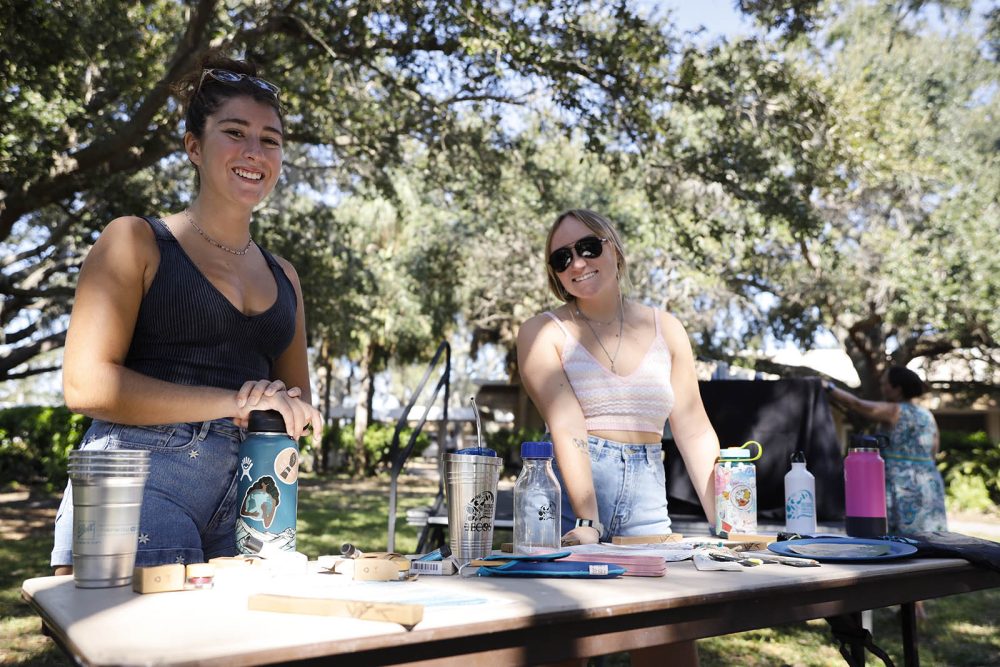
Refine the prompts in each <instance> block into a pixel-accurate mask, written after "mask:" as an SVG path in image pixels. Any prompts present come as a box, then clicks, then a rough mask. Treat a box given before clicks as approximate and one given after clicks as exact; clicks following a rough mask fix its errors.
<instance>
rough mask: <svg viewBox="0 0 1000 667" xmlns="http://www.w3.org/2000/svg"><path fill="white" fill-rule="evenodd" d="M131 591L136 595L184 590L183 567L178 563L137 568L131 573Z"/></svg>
mask: <svg viewBox="0 0 1000 667" xmlns="http://www.w3.org/2000/svg"><path fill="white" fill-rule="evenodd" d="M132 590H133V591H135V592H136V593H166V592H168V591H182V590H184V566H183V565H181V564H180V563H173V564H171V565H157V566H155V567H137V568H135V570H134V571H133V572H132Z"/></svg>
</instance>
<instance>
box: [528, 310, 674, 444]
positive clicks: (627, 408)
mask: <svg viewBox="0 0 1000 667" xmlns="http://www.w3.org/2000/svg"><path fill="white" fill-rule="evenodd" d="M654 313H655V311H654ZM545 314H546V315H548V316H549V317H550V318H552V319H553V320H554V321H555V323H556V324H558V325H559V328H560V329H562V331H563V333H564V334H565V335H566V343H565V344H564V345H563V349H562V366H563V370H564V371H565V372H566V377H567V378H569V383H570V385H571V386H572V387H573V393H575V394H576V400H577V401H579V403H580V408H581V409H582V410H583V416H584V419H585V420H586V424H587V430H588V431H639V432H643V433H658V434H660V435H661V436H662V435H663V425H664V423H665V422H666V421H667V418H668V417H669V416H670V412H671V411H672V410H673V408H674V389H673V387H672V386H671V385H670V369H671V361H670V350H669V349H667V343H666V341H664V340H663V336H662V335H661V334H660V318H659V316H658V315H654V317H653V321H654V322H655V325H656V336H655V337H654V338H653V342H652V343H651V344H650V346H649V349H648V350H647V351H646V356H644V357H643V359H642V361H641V362H639V366H638V367H637V368H636V369H635V370H634V371H633V372H632V373H631V374H629V375H625V376H622V375H618V374H616V373H612V372H611V371H610V370H609V369H607V368H605V367H604V366H602V365H601V364H600V363H599V362H598V361H597V359H595V358H594V356H593V355H592V354H591V353H590V352H589V351H588V350H587V348H585V347H584V346H583V345H581V344H580V342H579V341H578V340H577V339H576V338H574V337H573V334H571V333H570V332H569V330H568V329H567V328H566V327H565V326H564V325H563V323H562V322H561V321H560V320H559V318H558V317H557V316H556V315H555V314H554V313H551V312H548V311H546V313H545Z"/></svg>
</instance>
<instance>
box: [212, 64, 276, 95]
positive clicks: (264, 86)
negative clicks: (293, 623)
mask: <svg viewBox="0 0 1000 667" xmlns="http://www.w3.org/2000/svg"><path fill="white" fill-rule="evenodd" d="M206 76H210V77H212V78H213V79H215V80H216V81H218V82H219V83H224V84H226V85H228V86H232V85H235V84H237V83H239V82H240V81H242V80H243V79H246V80H247V81H249V82H250V83H252V84H253V85H255V86H257V87H258V88H260V89H261V90H263V91H264V92H266V93H270V94H271V95H274V97H275V99H277V97H278V93H280V92H281V89H280V88H278V87H277V86H276V85H274V84H273V83H271V82H270V81H265V80H264V79H259V78H257V77H255V76H250V75H249V74H240V73H239V72H231V71H229V70H228V69H218V68H212V69H203V70H202V71H201V80H200V81H198V90H196V91H194V94H195V95H197V94H198V92H199V91H200V90H201V85H202V84H203V83H205V77H206Z"/></svg>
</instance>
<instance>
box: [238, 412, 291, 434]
mask: <svg viewBox="0 0 1000 667" xmlns="http://www.w3.org/2000/svg"><path fill="white" fill-rule="evenodd" d="M247 430H248V431H250V432H257V433H285V432H286V431H285V418H284V417H282V416H281V413H280V412H278V411H277V410H252V411H251V412H250V426H249V428H248V429H247Z"/></svg>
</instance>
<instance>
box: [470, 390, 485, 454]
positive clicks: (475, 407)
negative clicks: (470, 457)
mask: <svg viewBox="0 0 1000 667" xmlns="http://www.w3.org/2000/svg"><path fill="white" fill-rule="evenodd" d="M469 402H470V403H472V411H473V412H474V413H475V415H476V444H477V446H478V447H479V449H482V448H483V423H482V422H481V421H479V406H478V405H476V397H475V396H470V397H469Z"/></svg>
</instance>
